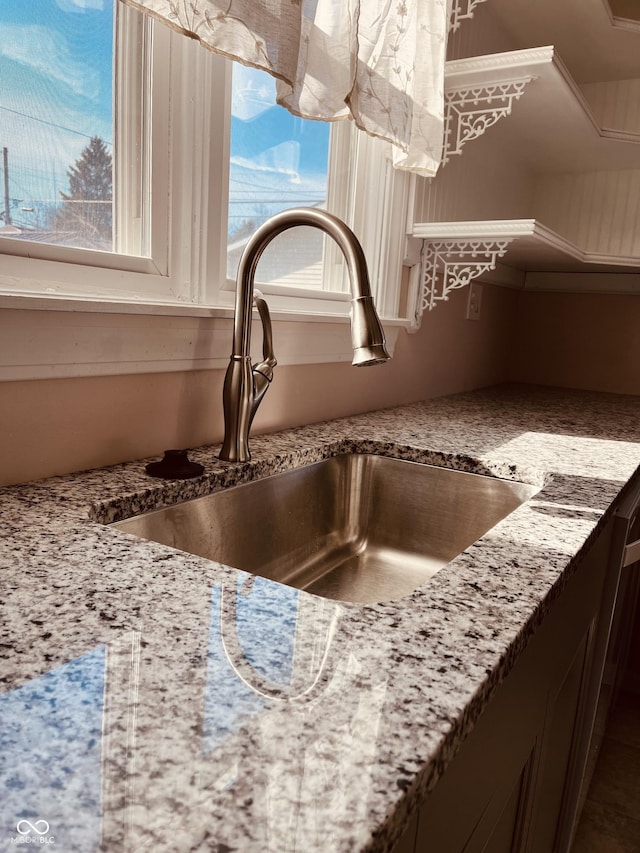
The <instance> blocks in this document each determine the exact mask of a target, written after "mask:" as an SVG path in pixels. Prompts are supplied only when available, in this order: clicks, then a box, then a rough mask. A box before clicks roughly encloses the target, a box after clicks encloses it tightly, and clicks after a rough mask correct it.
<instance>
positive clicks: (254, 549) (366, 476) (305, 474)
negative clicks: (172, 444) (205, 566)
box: [113, 454, 537, 602]
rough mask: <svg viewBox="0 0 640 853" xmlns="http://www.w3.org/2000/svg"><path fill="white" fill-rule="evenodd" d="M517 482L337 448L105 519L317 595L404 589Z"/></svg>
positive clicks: (484, 521) (376, 596)
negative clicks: (313, 459)
mask: <svg viewBox="0 0 640 853" xmlns="http://www.w3.org/2000/svg"><path fill="white" fill-rule="evenodd" d="M536 491H537V488H536V487H534V486H529V485H526V484H524V483H516V482H511V481H508V480H500V479H497V478H494V477H487V476H482V475H477V474H467V473H463V472H461V471H453V470H451V469H448V468H437V467H434V466H431V465H423V464H420V463H416V462H406V461H403V460H399V459H391V458H388V457H384V456H372V455H364V454H344V455H342V456H336V457H333V458H331V459H326V460H323V461H322V462H317V463H314V464H312V465H307V466H305V467H303V468H298V469H295V470H292V471H286V472H285V473H282V474H275V475H272V476H270V477H266V478H265V479H262V480H255V481H253V482H251V483H246V484H243V485H240V486H234V487H232V488H229V489H226V490H224V491H221V492H215V493H214V494H211V495H207V496H205V497H201V498H196V499H194V500H191V501H185V502H184V503H181V504H178V505H176V506H172V507H168V508H166V509H161V510H156V511H154V512H149V513H146V514H144V515H140V516H138V517H135V518H130V519H126V520H124V521H120V522H117V523H116V524H114V525H113V526H114V527H117V528H119V529H120V530H124V531H127V532H128V533H133V534H134V535H136V536H140V537H142V538H143V539H150V540H153V541H154V542H161V543H163V544H164V545H170V546H173V547H174V548H179V549H180V550H182V551H187V552H189V553H191V554H197V555H199V556H201V557H206V558H208V559H210V560H216V561H218V562H220V563H225V564H226V565H229V566H234V567H235V568H239V569H244V570H246V571H248V572H251V573H252V574H257V575H261V576H263V577H266V578H270V579H272V580H276V581H280V582H281V583H285V584H289V585H290V586H293V587H296V588H298V589H305V590H307V591H308V592H312V593H315V594H316V595H320V596H324V597H325V598H331V599H337V600H342V601H353V602H380V601H388V600H392V599H396V598H401V597H402V596H404V595H407V594H408V593H410V592H412V591H413V590H414V589H416V588H417V587H419V586H421V585H422V584H423V583H424V582H425V581H426V580H428V579H429V578H430V577H432V576H433V575H434V574H435V573H436V572H437V571H438V570H439V569H440V568H442V566H444V565H446V564H447V563H448V562H450V561H451V560H452V559H453V558H454V557H455V556H456V555H457V554H460V553H461V552H462V551H464V549H465V548H467V547H468V546H469V545H471V544H472V543H473V542H475V541H476V540H477V539H479V538H480V537H481V536H482V535H483V534H484V533H486V532H487V530H489V529H490V528H491V527H493V526H494V525H495V524H497V523H498V522H499V521H500V520H501V519H503V518H504V517H505V516H506V515H508V514H509V513H510V512H512V511H513V510H514V509H516V508H517V507H518V506H520V504H521V503H523V502H524V501H526V500H527V499H528V498H530V497H531V496H532V495H533V494H535V492H536Z"/></svg>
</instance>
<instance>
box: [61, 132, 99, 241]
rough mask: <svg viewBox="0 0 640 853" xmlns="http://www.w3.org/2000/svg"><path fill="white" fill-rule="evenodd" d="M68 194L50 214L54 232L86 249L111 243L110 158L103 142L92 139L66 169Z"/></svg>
mask: <svg viewBox="0 0 640 853" xmlns="http://www.w3.org/2000/svg"><path fill="white" fill-rule="evenodd" d="M67 175H68V177H69V192H68V193H64V192H60V195H61V196H62V199H63V204H62V206H61V207H60V208H59V209H58V210H57V211H56V213H55V215H54V222H53V226H54V228H55V229H56V230H57V231H65V232H73V233H74V235H75V240H74V242H82V243H83V244H86V245H89V246H100V244H102V243H105V242H106V243H108V244H110V243H111V234H112V227H113V213H112V200H113V174H112V158H111V154H109V152H108V151H107V147H106V145H105V143H104V141H103V140H102V139H101V138H100V137H99V136H94V137H92V138H91V141H90V142H89V144H88V145H87V146H86V148H85V149H84V150H83V151H82V153H81V155H80V157H78V159H77V160H76V162H75V163H74V165H73V166H70V167H69V169H68V170H67Z"/></svg>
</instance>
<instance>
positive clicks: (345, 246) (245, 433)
mask: <svg viewBox="0 0 640 853" xmlns="http://www.w3.org/2000/svg"><path fill="white" fill-rule="evenodd" d="M296 225H311V226H313V227H315V228H319V229H320V230H321V231H324V232H325V234H328V235H329V236H330V237H332V238H333V239H334V240H335V242H336V243H337V244H338V246H339V247H340V249H341V250H342V254H343V255H344V258H345V261H346V264H347V270H348V273H349V283H350V286H351V295H352V297H353V298H352V300H351V340H352V344H353V362H352V363H353V364H354V365H356V366H359V367H360V366H364V365H369V364H382V363H383V362H385V361H388V359H389V358H390V357H391V356H390V355H389V353H388V352H387V350H386V348H385V340H384V332H383V330H382V325H381V324H380V320H379V318H378V314H377V312H376V309H375V306H374V304H373V297H372V295H371V287H370V284H369V274H368V272H367V262H366V260H365V257H364V252H363V250H362V246H361V245H360V243H359V242H358V238H357V237H356V235H355V234H354V233H353V231H352V230H351V229H350V228H349V227H348V225H346V224H345V223H344V222H343V221H342V220H341V219H338V217H337V216H334V215H333V214H331V213H328V212H327V211H326V210H319V209H318V208H315V207H294V208H290V209H289V210H284V211H282V212H281V213H276V214H275V216H272V217H271V218H270V219H268V220H267V221H266V222H265V223H263V224H262V225H261V226H260V228H258V230H257V231H256V232H255V234H253V236H252V237H251V239H250V240H249V242H248V243H247V245H246V247H245V249H244V252H243V253H242V257H241V258H240V264H239V266H238V274H237V277H236V304H235V316H234V323H233V349H232V352H231V359H230V361H229V366H228V367H227V373H226V375H225V379H224V388H223V392H222V401H223V408H224V423H225V432H224V442H223V444H222V449H221V450H220V454H219V458H220V459H223V460H225V461H228V462H246V461H248V460H249V459H250V458H251V454H250V453H249V430H250V429H251V423H252V421H253V417H254V415H255V413H256V411H257V409H258V406H259V405H260V403H261V402H262V399H263V397H264V395H265V394H266V392H267V390H268V388H269V384H270V382H271V380H272V379H273V368H274V367H275V366H276V364H277V362H276V358H275V355H274V353H273V345H272V340H271V319H270V316H269V309H268V307H267V303H266V302H265V301H264V299H263V298H262V294H260V293H259V292H258V291H254V278H255V272H256V267H257V265H258V261H259V260H260V256H261V255H262V253H263V252H264V250H265V249H266V248H267V246H268V245H269V243H270V242H271V241H272V240H273V239H274V237H277V236H278V234H281V233H282V232H283V231H286V230H287V229H288V228H293V227H294V226H296ZM254 300H255V303H256V308H257V309H258V313H259V315H260V320H261V322H262V328H263V360H262V361H261V362H260V363H258V364H256V365H252V364H251V353H250V348H251V312H252V308H253V302H254Z"/></svg>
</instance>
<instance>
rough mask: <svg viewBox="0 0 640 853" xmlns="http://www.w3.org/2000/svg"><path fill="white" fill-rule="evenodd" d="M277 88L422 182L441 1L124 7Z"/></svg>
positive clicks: (145, 2)
mask: <svg viewBox="0 0 640 853" xmlns="http://www.w3.org/2000/svg"><path fill="white" fill-rule="evenodd" d="M122 2H125V3H127V4H128V5H130V6H134V7H136V8H138V9H141V10H143V11H145V12H147V13H149V14H150V15H152V16H153V17H155V18H158V19H160V20H162V21H164V22H165V23H167V24H169V25H170V26H171V27H173V28H175V29H177V30H179V31H181V32H183V33H185V34H186V35H188V36H190V37H192V38H195V39H198V40H199V41H200V42H201V43H202V44H203V45H204V46H205V47H207V48H209V49H210V50H213V51H215V52H216V53H220V54H223V55H225V56H228V57H230V58H231V59H235V60H238V61H240V62H242V63H244V64H245V65H251V66H254V67H256V68H260V69H263V70H265V71H267V72H269V73H270V74H272V75H273V76H274V77H275V78H276V79H277V99H278V102H279V103H280V104H281V105H282V106H284V107H286V108H287V109H288V110H289V111H290V112H292V113H295V114H296V115H300V116H302V117H304V118H313V119H323V120H326V121H333V120H337V119H343V118H352V119H353V120H354V121H355V123H356V124H357V125H358V127H360V128H361V129H362V130H364V131H366V132H367V133H369V134H371V135H373V136H379V137H382V138H383V139H386V140H388V141H389V142H390V143H392V145H393V156H394V165H395V166H396V167H398V168H401V169H408V170H411V171H415V172H418V173H420V174H424V175H427V176H432V175H434V174H435V173H436V171H437V168H438V165H439V163H440V158H441V154H442V133H443V109H444V107H443V103H444V94H443V92H444V62H445V51H446V40H447V29H448V20H449V3H448V0H392V1H390V0H122Z"/></svg>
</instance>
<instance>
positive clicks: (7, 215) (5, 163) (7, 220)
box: [2, 148, 11, 225]
mask: <svg viewBox="0 0 640 853" xmlns="http://www.w3.org/2000/svg"><path fill="white" fill-rule="evenodd" d="M2 168H3V175H4V224H5V225H11V211H10V209H9V149H8V148H3V149H2Z"/></svg>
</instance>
